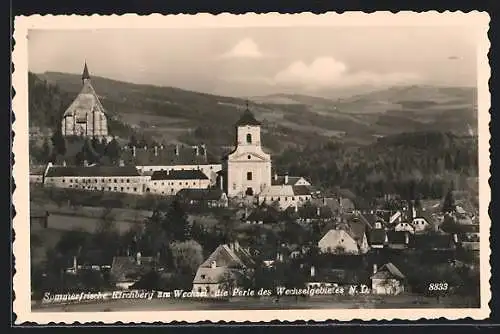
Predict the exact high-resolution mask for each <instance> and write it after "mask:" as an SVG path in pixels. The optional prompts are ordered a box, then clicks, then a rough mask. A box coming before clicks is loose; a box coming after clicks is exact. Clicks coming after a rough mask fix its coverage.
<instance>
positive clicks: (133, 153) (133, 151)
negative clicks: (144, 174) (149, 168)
mask: <svg viewBox="0 0 500 334" xmlns="http://www.w3.org/2000/svg"><path fill="white" fill-rule="evenodd" d="M132 156H134V157H135V145H134V146H132Z"/></svg>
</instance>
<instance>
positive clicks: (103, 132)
mask: <svg viewBox="0 0 500 334" xmlns="http://www.w3.org/2000/svg"><path fill="white" fill-rule="evenodd" d="M61 127H62V128H61V130H62V135H63V136H65V137H70V136H77V137H84V138H98V139H102V138H108V120H107V117H106V111H105V110H104V107H103V106H102V104H101V102H100V101H99V97H98V96H97V94H96V92H95V90H94V87H92V83H91V80H90V74H89V70H88V67H87V63H86V62H85V66H84V68H83V73H82V89H81V91H80V93H79V94H78V95H77V97H76V98H75V100H74V101H73V102H72V103H71V105H70V106H69V107H68V109H66V111H65V112H64V115H63V119H62V124H61Z"/></svg>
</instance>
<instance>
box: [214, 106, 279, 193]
mask: <svg viewBox="0 0 500 334" xmlns="http://www.w3.org/2000/svg"><path fill="white" fill-rule="evenodd" d="M260 126H261V123H260V122H259V121H257V120H256V119H255V117H254V116H253V114H252V113H251V112H250V111H249V110H248V108H247V109H246V110H245V112H244V113H243V115H242V116H241V118H240V119H239V121H238V122H237V123H236V145H235V149H234V150H233V151H232V152H231V153H230V154H229V155H228V156H227V157H226V158H225V159H224V163H223V170H224V173H223V174H224V175H225V176H226V178H225V179H226V182H225V184H224V187H225V190H226V193H227V196H228V197H244V196H256V195H258V194H259V193H261V192H262V191H263V190H264V189H265V188H267V187H268V186H270V185H271V155H270V154H268V153H266V152H264V150H263V149H262V145H261V133H260Z"/></svg>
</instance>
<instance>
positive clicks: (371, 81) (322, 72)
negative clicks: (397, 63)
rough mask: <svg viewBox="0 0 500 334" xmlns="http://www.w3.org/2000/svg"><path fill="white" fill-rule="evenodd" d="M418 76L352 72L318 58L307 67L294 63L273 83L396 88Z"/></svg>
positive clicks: (332, 62)
mask: <svg viewBox="0 0 500 334" xmlns="http://www.w3.org/2000/svg"><path fill="white" fill-rule="evenodd" d="M418 79H419V76H418V75H416V74H414V73H403V72H392V73H374V72H369V71H360V72H352V71H349V69H348V67H347V65H346V64H345V63H343V62H341V61H338V60H336V59H334V58H332V57H319V58H316V59H315V60H313V61H312V62H311V63H310V64H306V63H304V62H303V61H296V62H293V63H292V64H290V65H289V66H288V67H286V68H285V69H284V70H282V71H280V72H278V73H277V74H276V75H275V77H274V81H275V83H276V84H278V85H285V86H298V87H304V88H307V89H319V88H325V87H333V86H355V85H398V84H407V83H410V82H411V83H414V82H415V81H417V80H418Z"/></svg>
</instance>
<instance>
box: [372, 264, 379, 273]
mask: <svg viewBox="0 0 500 334" xmlns="http://www.w3.org/2000/svg"><path fill="white" fill-rule="evenodd" d="M377 270H378V268H377V264H376V263H374V264H373V274H376V273H377Z"/></svg>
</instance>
